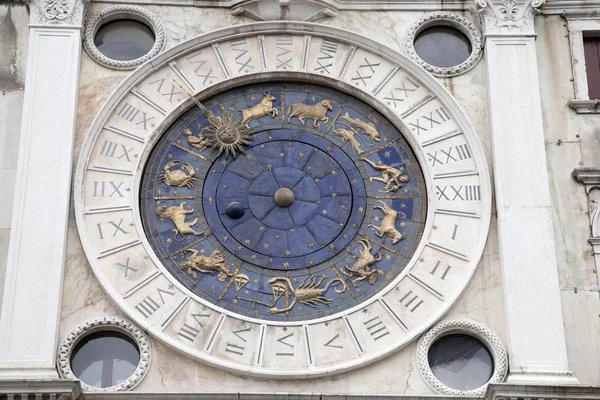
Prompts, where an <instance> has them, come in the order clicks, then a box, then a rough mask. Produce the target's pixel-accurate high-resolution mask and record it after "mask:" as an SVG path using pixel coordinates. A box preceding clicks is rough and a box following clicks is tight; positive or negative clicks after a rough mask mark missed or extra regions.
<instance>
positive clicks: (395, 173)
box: [361, 157, 409, 193]
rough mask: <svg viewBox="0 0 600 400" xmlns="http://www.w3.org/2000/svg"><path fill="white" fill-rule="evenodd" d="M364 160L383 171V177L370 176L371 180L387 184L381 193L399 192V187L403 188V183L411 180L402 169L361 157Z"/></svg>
mask: <svg viewBox="0 0 600 400" xmlns="http://www.w3.org/2000/svg"><path fill="white" fill-rule="evenodd" d="M361 160H362V161H365V162H366V163H368V164H369V165H370V166H371V167H373V168H375V169H376V170H377V171H379V172H380V173H381V178H378V177H375V176H371V177H369V181H371V182H373V181H378V182H382V183H384V184H385V186H384V187H383V190H381V189H379V190H378V192H379V193H390V192H397V191H398V189H400V188H402V184H404V183H407V182H408V181H409V178H408V175H404V174H402V170H401V169H396V168H394V167H391V166H389V165H377V164H375V163H374V162H373V161H371V160H369V159H368V158H365V157H363V158H361Z"/></svg>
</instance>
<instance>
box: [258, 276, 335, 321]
mask: <svg viewBox="0 0 600 400" xmlns="http://www.w3.org/2000/svg"><path fill="white" fill-rule="evenodd" d="M325 278H326V277H325V276H321V279H320V280H319V281H318V282H317V281H316V280H317V276H316V275H315V276H309V277H306V278H304V280H303V281H302V282H301V283H300V285H299V286H298V287H297V288H295V289H294V286H293V285H292V282H291V281H290V280H289V279H288V278H286V277H281V276H278V277H275V278H271V279H269V280H268V283H270V284H271V285H273V293H275V291H276V289H277V290H280V291H281V292H285V293H286V295H287V293H291V294H292V295H293V296H294V300H293V301H292V302H291V303H290V304H289V305H288V306H287V307H285V308H277V307H272V308H269V309H268V311H269V312H270V313H271V314H277V313H282V312H287V311H289V310H291V309H292V308H293V307H294V305H295V304H296V302H300V303H302V304H306V305H307V306H310V307H318V306H322V305H327V304H329V303H331V302H332V301H333V300H334V299H328V298H327V297H325V296H324V294H325V292H327V289H329V286H331V285H332V284H336V283H340V284H341V285H342V286H343V287H342V288H341V289H336V288H335V287H334V288H333V290H334V291H335V292H336V293H343V292H344V291H345V290H346V285H344V281H342V280H341V279H340V278H333V279H332V280H330V281H329V282H327V284H326V285H325V287H322V288H320V287H319V286H321V283H322V282H323V280H324V279H325ZM278 281H283V282H285V284H281V283H279V282H278ZM279 296H281V294H280V295H279ZM279 296H276V297H275V302H277V299H278V298H279Z"/></svg>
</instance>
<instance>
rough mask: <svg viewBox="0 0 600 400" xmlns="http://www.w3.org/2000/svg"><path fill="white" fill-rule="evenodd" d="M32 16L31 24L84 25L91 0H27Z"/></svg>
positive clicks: (50, 25)
mask: <svg viewBox="0 0 600 400" xmlns="http://www.w3.org/2000/svg"><path fill="white" fill-rule="evenodd" d="M25 1H26V2H27V3H28V4H29V8H30V11H31V16H30V19H29V25H42V26H49V27H53V26H54V27H60V26H69V27H73V26H78V27H82V26H83V21H84V18H85V8H86V6H87V3H88V1H89V0H25Z"/></svg>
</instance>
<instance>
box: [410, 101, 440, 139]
mask: <svg viewBox="0 0 600 400" xmlns="http://www.w3.org/2000/svg"><path fill="white" fill-rule="evenodd" d="M448 120H450V116H449V115H448V112H447V111H446V109H444V107H440V108H438V109H437V110H434V111H432V112H430V113H429V115H424V116H422V117H420V118H417V120H416V121H415V122H411V123H410V124H408V126H410V127H411V128H410V129H411V130H412V131H413V132H416V134H417V135H419V134H421V131H423V132H427V131H428V130H430V129H432V128H433V127H435V126H437V125H441V124H442V123H443V122H446V121H448Z"/></svg>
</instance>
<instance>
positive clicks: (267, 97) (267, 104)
mask: <svg viewBox="0 0 600 400" xmlns="http://www.w3.org/2000/svg"><path fill="white" fill-rule="evenodd" d="M275 100H277V99H275V97H274V96H272V95H271V93H270V92H263V98H262V100H261V101H260V103H258V104H256V105H255V106H253V107H250V108H246V109H244V110H240V109H239V108H238V106H237V103H235V104H234V105H233V106H235V109H234V108H233V106H229V109H230V110H231V111H235V110H238V111H239V112H241V113H242V124H245V125H246V128H250V126H249V125H248V121H250V120H251V119H253V118H255V119H259V118H262V117H264V116H265V115H269V114H271V117H273V118H275V117H276V116H277V115H279V114H278V112H277V108H275V107H273V102H274V101H275Z"/></svg>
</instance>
